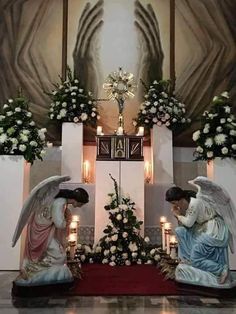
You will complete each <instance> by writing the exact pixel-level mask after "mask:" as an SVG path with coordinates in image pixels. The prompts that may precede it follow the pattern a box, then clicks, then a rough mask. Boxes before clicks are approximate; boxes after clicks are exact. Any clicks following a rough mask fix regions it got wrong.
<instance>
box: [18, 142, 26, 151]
mask: <svg viewBox="0 0 236 314" xmlns="http://www.w3.org/2000/svg"><path fill="white" fill-rule="evenodd" d="M19 150H20V151H21V152H24V151H25V150H26V146H25V145H24V144H21V145H20V146H19Z"/></svg>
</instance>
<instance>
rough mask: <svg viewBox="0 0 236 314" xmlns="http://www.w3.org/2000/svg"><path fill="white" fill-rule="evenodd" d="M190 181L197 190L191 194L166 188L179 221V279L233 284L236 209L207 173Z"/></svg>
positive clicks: (202, 283) (210, 284) (218, 285)
mask: <svg viewBox="0 0 236 314" xmlns="http://www.w3.org/2000/svg"><path fill="white" fill-rule="evenodd" d="M189 183H190V184H191V185H193V186H195V187H196V188H197V190H198V192H197V194H196V198H193V197H190V196H189V194H188V193H186V192H185V191H184V190H182V189H181V188H180V187H171V188H170V189H168V190H167V192H166V201H168V202H170V203H171V204H172V205H173V207H172V212H173V214H174V216H175V217H176V218H177V220H178V222H179V226H178V227H177V228H176V229H175V232H176V236H177V238H178V243H179V245H178V255H179V259H180V263H179V265H178V266H177V268H176V272H175V279H176V281H178V282H182V283H187V284H192V285H199V286H207V287H212V288H231V287H233V286H234V285H235V283H236V282H233V280H232V276H231V274H230V270H229V259H228V247H230V249H231V252H232V253H233V237H234V236H235V235H236V228H235V226H236V211H235V208H234V205H233V203H232V201H231V199H230V197H229V196H228V194H227V192H226V191H224V189H223V188H222V187H220V186H219V185H217V184H216V183H214V182H212V181H210V180H209V179H207V178H206V177H202V176H199V177H197V178H195V179H194V180H192V181H189Z"/></svg>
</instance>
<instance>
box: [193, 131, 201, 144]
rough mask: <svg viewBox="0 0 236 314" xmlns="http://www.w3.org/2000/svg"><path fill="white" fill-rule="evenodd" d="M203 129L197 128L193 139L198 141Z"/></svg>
mask: <svg viewBox="0 0 236 314" xmlns="http://www.w3.org/2000/svg"><path fill="white" fill-rule="evenodd" d="M200 134H201V131H200V130H197V131H195V132H194V133H193V141H194V142H196V141H197V140H198V139H199V137H200Z"/></svg>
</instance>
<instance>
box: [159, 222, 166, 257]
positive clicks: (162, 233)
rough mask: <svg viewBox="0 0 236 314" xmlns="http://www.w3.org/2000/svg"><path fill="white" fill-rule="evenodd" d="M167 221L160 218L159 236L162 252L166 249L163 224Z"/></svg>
mask: <svg viewBox="0 0 236 314" xmlns="http://www.w3.org/2000/svg"><path fill="white" fill-rule="evenodd" d="M166 221H167V219H166V217H165V216H161V217H160V224H161V236H162V250H163V251H164V250H165V249H166V243H165V228H164V224H165V223H166Z"/></svg>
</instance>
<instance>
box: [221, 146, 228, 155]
mask: <svg viewBox="0 0 236 314" xmlns="http://www.w3.org/2000/svg"><path fill="white" fill-rule="evenodd" d="M221 152H222V154H224V155H227V154H228V152H229V150H228V148H227V147H223V148H222V149H221Z"/></svg>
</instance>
